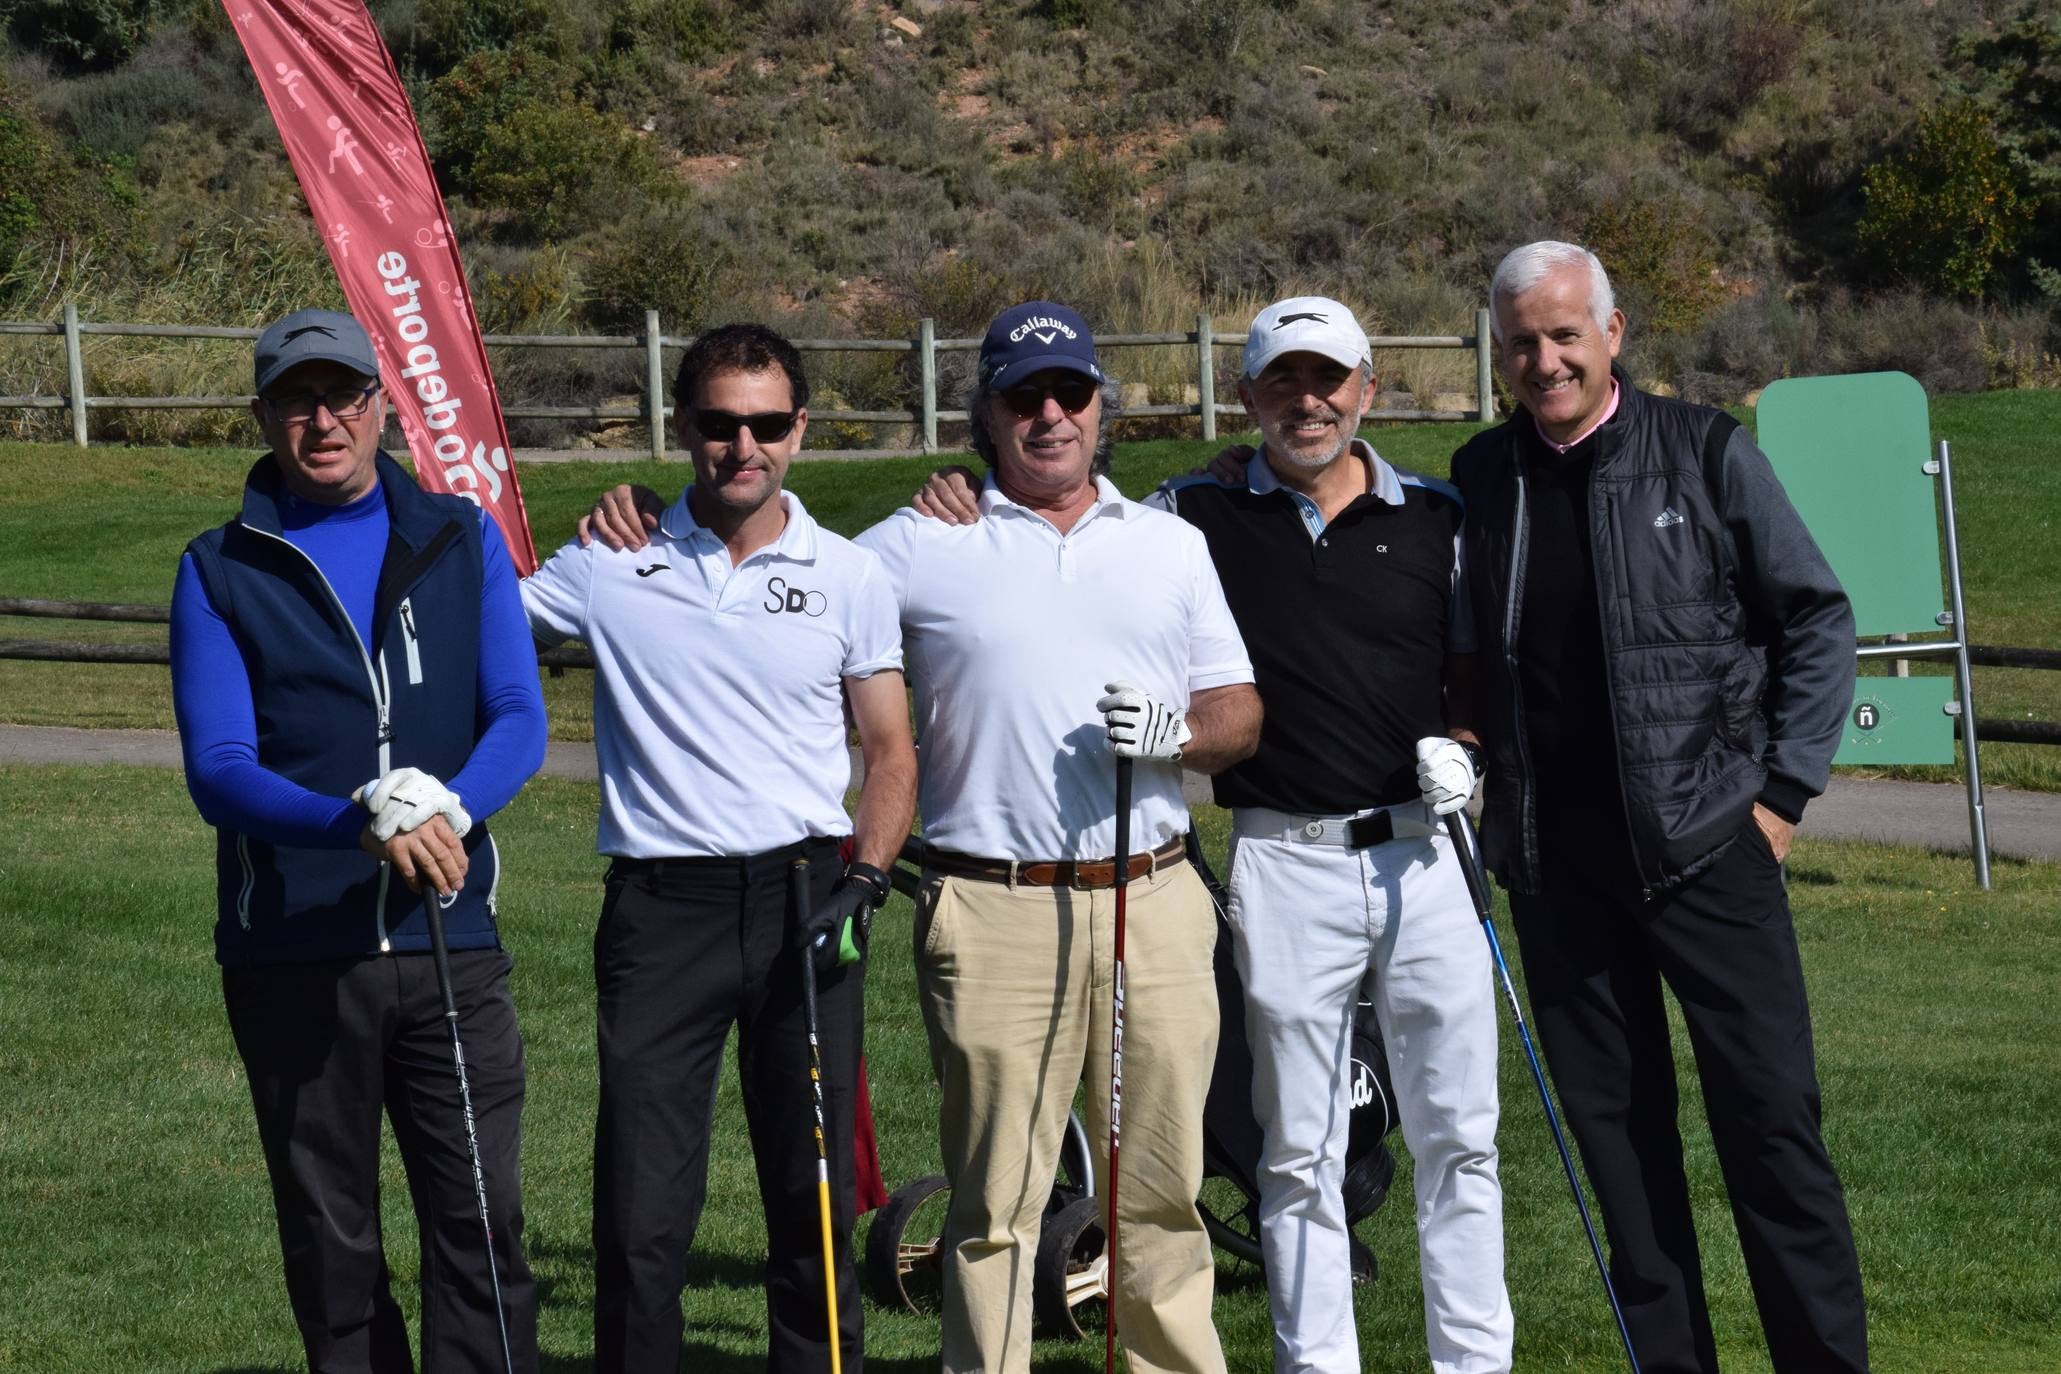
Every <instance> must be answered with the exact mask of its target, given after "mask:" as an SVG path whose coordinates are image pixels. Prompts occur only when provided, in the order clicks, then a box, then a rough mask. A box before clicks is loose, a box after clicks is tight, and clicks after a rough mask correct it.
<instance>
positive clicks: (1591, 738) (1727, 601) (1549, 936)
mask: <svg viewBox="0 0 2061 1374" xmlns="http://www.w3.org/2000/svg"><path fill="white" fill-rule="evenodd" d="M1489 297H1490V305H1491V308H1492V310H1493V312H1494V320H1495V333H1496V340H1497V345H1498V352H1499V355H1500V358H1501V363H1502V369H1503V375H1504V378H1505V380H1506V381H1507V382H1508V383H1509V386H1510V390H1511V393H1512V395H1513V396H1515V397H1516V398H1517V401H1518V404H1519V406H1520V409H1519V410H1518V411H1517V412H1516V413H1515V414H1514V415H1512V416H1511V418H1510V420H1509V421H1508V422H1507V423H1505V424H1503V425H1500V426H1498V427H1496V428H1495V429H1492V430H1489V431H1487V432H1486V433H1483V434H1481V435H1478V436H1477V437H1476V438H1474V439H1473V440H1472V441H1470V442H1469V443H1468V444H1467V445H1466V447H1464V448H1462V449H1461V450H1460V452H1459V453H1458V454H1457V455H1455V456H1454V459H1453V478H1454V481H1455V482H1456V483H1457V484H1458V485H1459V487H1460V489H1461V490H1462V491H1463V492H1464V493H1465V495H1466V497H1467V549H1466V553H1467V565H1468V572H1469V582H1470V585H1471V591H1472V594H1473V601H1474V613H1475V619H1476V623H1477V624H1478V625H1479V626H1480V627H1481V632H1482V641H1483V642H1482V662H1483V664H1484V665H1485V667H1484V671H1483V673H1482V675H1481V681H1480V689H1481V690H1480V711H1479V714H1478V717H1477V718H1476V724H1477V725H1478V727H1479V728H1480V730H1481V737H1482V741H1483V743H1484V744H1485V746H1486V750H1487V755H1488V771H1489V774H1490V778H1491V781H1490V786H1489V789H1488V797H1487V811H1486V813H1485V815H1484V817H1483V823H1482V830H1483V844H1484V848H1485V851H1486V857H1487V859H1488V861H1489V864H1490V866H1491V867H1492V868H1494V869H1495V871H1496V875H1497V877H1498V878H1499V879H1500V880H1501V881H1502V883H1503V885H1504V886H1505V887H1506V888H1507V889H1508V890H1509V892H1510V906H1511V912H1512V914H1513V916H1514V917H1515V923H1516V927H1517V936H1518V940H1519V943H1520V946H1521V947H1522V949H1523V952H1524V967H1525V973H1526V977H1527V981H1528V983H1529V986H1530V991H1531V996H1532V1002H1533V1006H1534V1008H1535V1009H1536V1012H1537V1019H1538V1027H1539V1037H1540V1040H1541V1042H1542V1044H1543V1045H1544V1048H1545V1051H1546V1055H1547V1058H1548V1059H1549V1061H1550V1062H1551V1064H1552V1068H1553V1076H1554V1080H1555V1083H1556V1084H1557V1086H1558V1087H1559V1089H1560V1096H1561V1101H1562V1102H1563V1104H1564V1105H1565V1107H1566V1109H1567V1118H1568V1121H1569V1123H1570V1125H1572V1127H1573V1128H1574V1133H1575V1137H1576V1139H1577V1141H1578V1142H1579V1143H1580V1146H1581V1152H1582V1159H1583V1163H1584V1164H1585V1165H1586V1166H1587V1169H1588V1174H1589V1179H1590V1181H1591V1182H1592V1183H1593V1184H1594V1186H1595V1189H1596V1195H1597V1198H1598V1200H1599V1201H1600V1202H1601V1204H1602V1209H1603V1222H1604V1227H1605V1229H1606V1230H1607V1231H1608V1233H1609V1237H1610V1252H1611V1255H1610V1267H1611V1274H1612V1277H1613V1280H1614V1282H1615V1284H1616V1288H1617V1293H1618V1296H1619V1298H1620V1299H1621V1300H1622V1303H1623V1306H1624V1316H1625V1321H1626V1324H1627V1326H1628V1328H1629V1330H1630V1332H1631V1336H1632V1341H1633V1344H1634V1345H1635V1347H1636V1348H1637V1350H1638V1353H1639V1358H1640V1362H1641V1364H1642V1365H1643V1367H1644V1368H1645V1369H1646V1370H1647V1371H1649V1374H1653V1371H1659V1370H1670V1371H1674V1370H1693V1371H1715V1370H1716V1369H1717V1367H1718V1365H1717V1355H1716V1351H1715V1348H1714V1345H1713V1342H1712V1339H1711V1329H1710V1316H1709V1312H1708V1309H1707V1307H1706V1304H1705V1301H1704V1295H1703V1279H1702V1272H1701V1266H1700V1262H1699V1260H1698V1257H1697V1247H1696V1231H1695V1226H1694V1219H1693V1216H1692V1213H1691V1209H1690V1201H1689V1189H1688V1184H1687V1181H1686V1179H1685V1176H1684V1173H1683V1167H1682V1141H1681V1136H1680V1134H1679V1132H1678V1130H1677V1127H1676V1121H1675V1116H1676V1093H1675V1065H1674V1057H1673V1053H1672V1050H1671V1046H1670V1041H1669V1036H1668V1025H1667V1013H1666V1007H1665V1004H1664V1002H1663V1000H1662V996H1661V983H1662V980H1663V979H1665V981H1666V983H1667V985H1668V986H1669V987H1670V988H1672V989H1673V991H1674V993H1675V997H1676V999H1677V1001H1679V1002H1680V1004H1681V1008H1682V1014H1683V1019H1684V1020H1685V1021H1686V1022H1687V1024H1688V1030H1689V1038H1690V1042H1691V1043H1692V1044H1693V1045H1694V1046H1695V1051H1696V1067H1697V1072H1698V1075H1699V1077H1700V1078H1701V1080H1702V1086H1703V1097H1704V1102H1705V1106H1706V1111H1707V1115H1708V1117H1709V1120H1710V1127H1711V1135H1712V1138H1713V1140H1714V1141H1715V1143H1716V1146H1717V1156H1718V1163H1719V1165H1720V1167H1721V1168H1722V1169H1723V1171H1724V1177H1725V1187H1726V1190H1727V1191H1728V1193H1729V1194H1730V1199H1731V1205H1732V1215H1733V1219H1734V1220H1735V1222H1736V1223H1737V1225H1738V1229H1739V1238H1740V1242H1741V1245H1742V1247H1743V1249H1744V1250H1745V1255H1746V1269H1747V1275H1748V1277H1749V1279H1750V1280H1751V1281H1752V1285H1753V1294H1754V1301H1755V1303H1756V1304H1757V1305H1758V1307H1759V1309H1760V1317H1761V1325H1762V1328H1763V1330H1764V1331H1765V1332H1766V1335H1767V1340H1768V1349H1769V1353H1770V1354H1771V1356H1772V1357H1773V1361H1774V1366H1775V1368H1776V1369H1777V1370H1783V1371H1789V1370H1808V1371H1812V1372H1813V1374H1817V1372H1818V1371H1842V1370H1845V1371H1850V1370H1863V1369H1866V1368H1867V1359H1868V1355H1867V1330H1866V1320H1865V1315H1864V1311H1863V1306H1862V1297H1861V1277H1860V1266H1859V1263H1858V1260H1857V1259H1856V1257H1855V1251H1854V1243H1853V1235H1852V1232H1851V1230H1850V1228H1849V1226H1848V1223H1847V1216H1846V1205H1845V1200H1844V1196H1843V1194H1842V1193H1841V1190H1840V1186H1839V1178H1838V1175H1837V1174H1836V1173H1835V1172H1834V1170H1833V1167H1832V1161H1831V1158H1830V1156H1829V1155H1828V1154H1827V1152H1826V1149H1825V1143H1824V1139H1823V1136H1822V1134H1821V1133H1820V1130H1819V1095H1818V1083H1817V1071H1816V1067H1815V1064H1814V1058H1813V1054H1812V1049H1811V1027H1810V1008H1809V1005H1808V1003H1807V1001H1806V999H1805V996H1804V984H1803V971H1802V967H1801V964H1800V961H1799V959H1798V956H1797V947H1796V935H1795V931H1794V929H1793V927H1792V926H1791V924H1790V915H1789V902H1788V895H1787V891H1786V889H1785V886H1784V882H1783V873H1782V866H1781V865H1782V860H1783V858H1784V857H1785V856H1786V855H1787V853H1788V850H1789V839H1790V835H1791V834H1792V833H1793V831H1794V830H1795V826H1796V822H1797V820H1798V819H1799V818H1800V817H1801V816H1802V814H1803V807H1804V803H1805V802H1807V801H1808V800H1809V799H1810V798H1811V797H1813V796H1816V795H1817V794H1818V793H1819V792H1821V791H1822V790H1823V789H1824V786H1825V782H1826V777H1827V774H1828V772H1829V770H1830V765H1831V761H1832V753H1833V750H1834V749H1835V748H1836V747H1837V746H1838V743H1839V736H1840V727H1841V723H1842V719H1843V716H1844V713H1845V712H1846V711H1847V709H1848V708H1849V707H1850V706H1851V704H1852V701H1853V673H1854V653H1853V644H1854V622H1853V614H1852V611H1851V609H1850V607H1849V606H1848V604H1847V600H1846V596H1845V594H1844V592H1842V591H1841V590H1840V587H1839V583H1838V580H1837V579H1836V578H1835V577H1834V576H1833V574H1832V570H1831V568H1830V567H1829V566H1827V564H1826V562H1825V559H1824V556H1823V555H1822V554H1821V553H1819V551H1818V548H1817V545H1816V544H1815V543H1814V542H1812V540H1811V537H1810V533H1809V531H1807V530H1806V529H1805V528H1804V526H1803V522H1802V520H1801V519H1799V518H1798V516H1797V514H1796V511H1795V509H1794V508H1793V507H1791V505H1790V504H1789V501H1788V499H1787V497H1785V496H1784V495H1783V492H1782V487H1781V484H1780V483H1779V482H1777V481H1776V480H1775V476H1774V473H1773V471H1772V470H1771V469H1770V468H1769V466H1768V461H1767V459H1766V457H1765V456H1763V455H1762V453H1761V452H1760V450H1759V449H1758V448H1756V447H1755V446H1754V444H1753V441H1752V439H1751V438H1750V437H1749V436H1748V435H1747V433H1746V432H1745V430H1743V429H1741V428H1740V427H1739V425H1738V424H1737V423H1736V422H1735V421H1734V420H1732V418H1731V417H1730V416H1728V415H1726V414H1724V413H1723V412H1722V411H1717V410H1710V409H1707V408H1705V407H1701V406H1690V405H1684V404H1682V403H1681V402H1678V401H1671V400H1666V399H1663V398H1661V397H1656V396H1648V395H1646V394H1644V393H1642V392H1641V391H1639V390H1638V388H1636V387H1634V386H1633V385H1632V384H1631V380H1630V378H1628V377H1626V376H1625V375H1624V374H1623V373H1622V372H1621V371H1619V370H1618V369H1617V368H1616V367H1614V366H1613V365H1612V360H1613V359H1615V358H1616V356H1617V352H1618V348H1619V346H1620V344H1621V343H1622V341H1623V337H1624V327H1625V318H1624V315H1623V313H1622V312H1620V311H1619V310H1617V309H1616V308H1615V306H1614V304H1613V302H1612V295H1611V290H1610V279H1609V278H1608V277H1607V276H1606V275H1605V274H1604V271H1603V266H1602V264H1601V263H1600V262H1598V261H1597V260H1596V258H1595V256H1594V255H1593V254H1591V253H1589V252H1588V251H1586V250H1585V249H1582V248H1578V247H1576V246H1574V245H1572V244H1566V243H1550V242H1547V243H1534V244H1528V245H1526V246H1525V247H1523V248H1519V249H1517V250H1515V251H1514V252H1512V253H1511V254H1510V255H1509V257H1507V258H1505V259H1504V261H1503V263H1502V265H1501V266H1500V267H1498V268H1497V269H1496V274H1495V278H1494V281H1493V282H1492V283H1491V286H1490V290H1489ZM1248 642H1250V637H1249V636H1248ZM1254 661H1255V662H1256V663H1257V662H1258V661H1259V653H1258V647H1257V646H1254ZM1260 685H1261V687H1262V690H1264V688H1265V685H1266V684H1265V680H1264V678H1263V679H1262V680H1261V684H1260ZM1274 709H1275V708H1274V703H1273V702H1272V700H1271V699H1270V700H1269V701H1268V702H1267V710H1268V718H1269V719H1270V720H1271V719H1273V717H1274Z"/></svg>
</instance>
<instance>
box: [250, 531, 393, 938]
mask: <svg viewBox="0 0 2061 1374" xmlns="http://www.w3.org/2000/svg"><path fill="white" fill-rule="evenodd" d="M243 528H244V529H245V530H247V531H248V532H250V533H251V534H256V535H262V536H263V537H264V538H266V539H270V540H272V541H273V542H274V543H276V544H278V545H279V546H280V547H281V548H284V549H289V550H291V551H292V552H293V554H294V556H295V557H297V558H299V559H300V560H301V561H302V562H303V563H306V564H307V565H308V567H309V568H311V569H313V570H314V573H315V580H316V581H318V582H320V583H321V584H322V590H323V591H325V592H327V593H329V601H330V604H331V605H333V606H335V607H336V612H337V614H338V615H340V616H342V617H343V623H344V628H345V629H347V630H349V631H350V632H351V643H353V644H355V645H357V646H358V661H359V662H360V663H361V664H363V665H364V667H365V681H366V682H367V683H368V684H369V685H370V686H371V688H372V701H373V704H374V705H375V706H376V707H377V708H378V710H379V737H378V739H377V740H376V741H375V743H376V744H377V746H378V750H379V772H378V773H376V774H374V776H375V777H382V778H383V777H385V776H386V774H387V772H388V770H389V769H390V768H391V767H392V764H391V762H390V760H391V758H392V755H393V738H394V736H393V728H392V719H391V715H390V708H389V705H388V701H387V684H386V659H385V656H384V655H382V656H381V658H380V661H379V665H378V667H376V668H375V667H374V666H373V662H372V655H371V653H370V652H368V651H367V650H366V648H365V640H364V637H363V636H361V635H360V634H359V633H358V626H357V624H356V622H354V621H353V620H352V619H351V613H350V611H349V610H348V609H346V608H345V606H344V604H343V598H342V597H340V596H338V595H337V594H336V588H335V587H334V586H332V585H330V581H329V578H328V576H327V575H326V574H324V573H323V571H322V565H321V564H320V563H317V562H316V561H315V560H314V559H312V558H310V557H308V555H307V554H305V553H303V552H302V551H301V550H300V549H299V548H296V547H295V546H294V542H293V541H292V540H291V539H288V538H285V537H284V536H283V535H277V534H274V533H272V532H271V531H270V530H261V529H258V528H257V527H255V526H253V525H245V526H244V527H243ZM391 869H392V865H391V864H388V863H387V862H386V861H385V860H381V861H380V865H379V905H378V908H377V909H376V910H375V911H374V912H373V917H372V923H373V931H374V933H375V934H377V935H378V937H379V952H380V953H381V954H390V953H392V952H393V945H392V944H391V943H389V942H388V940H387V934H386V889H387V880H388V877H389V874H390V870H391Z"/></svg>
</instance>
